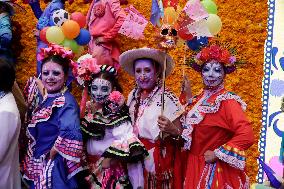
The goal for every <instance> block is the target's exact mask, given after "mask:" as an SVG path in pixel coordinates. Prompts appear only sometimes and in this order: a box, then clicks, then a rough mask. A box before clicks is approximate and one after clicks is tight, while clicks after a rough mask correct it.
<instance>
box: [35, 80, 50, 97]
mask: <svg viewBox="0 0 284 189" xmlns="http://www.w3.org/2000/svg"><path fill="white" fill-rule="evenodd" d="M35 82H36V84H37V87H38V90H39V92H40V94H41V95H42V97H43V98H45V96H46V95H47V91H46V88H45V87H44V85H43V84H42V81H41V80H40V79H38V78H35Z"/></svg>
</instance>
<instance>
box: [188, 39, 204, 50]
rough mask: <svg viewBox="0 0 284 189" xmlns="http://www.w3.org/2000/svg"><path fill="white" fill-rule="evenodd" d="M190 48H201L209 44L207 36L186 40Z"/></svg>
mask: <svg viewBox="0 0 284 189" xmlns="http://www.w3.org/2000/svg"><path fill="white" fill-rule="evenodd" d="M186 44H187V46H188V48H190V49H191V50H193V51H197V50H199V49H200V48H201V47H204V46H206V45H207V44H208V38H207V37H194V38H193V39H192V40H188V41H186Z"/></svg>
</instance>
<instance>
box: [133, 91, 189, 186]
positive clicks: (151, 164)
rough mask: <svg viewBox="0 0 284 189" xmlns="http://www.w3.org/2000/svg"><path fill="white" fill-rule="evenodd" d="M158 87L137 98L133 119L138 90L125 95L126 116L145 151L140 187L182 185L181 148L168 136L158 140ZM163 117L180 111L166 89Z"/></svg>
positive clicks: (159, 110)
mask: <svg viewBox="0 0 284 189" xmlns="http://www.w3.org/2000/svg"><path fill="white" fill-rule="evenodd" d="M161 91H162V90H161V88H160V87H158V86H156V87H155V88H154V89H153V91H152V92H151V94H149V96H148V98H146V99H144V100H140V102H139V103H140V106H139V110H138V113H137V118H136V119H135V118H134V114H135V106H136V105H137V104H136V103H137V101H138V100H137V99H139V97H138V89H137V88H136V89H134V90H133V91H132V92H131V93H130V94H129V96H128V103H127V104H128V106H129V108H130V115H131V118H132V122H133V123H134V128H135V132H136V133H137V134H138V136H139V139H140V140H141V141H142V142H143V144H144V145H145V146H146V148H147V150H148V151H149V154H150V155H149V158H147V159H146V160H145V161H144V165H145V172H146V175H145V178H146V179H145V182H144V188H147V189H152V188H157V189H160V188H163V189H167V188H176V189H179V188H182V183H183V174H182V166H183V167H184V165H181V149H180V145H179V142H178V141H177V140H175V139H173V138H172V137H167V138H166V139H165V140H163V141H161V140H160V139H159V133H160V129H159V127H158V122H157V121H158V116H159V115H161ZM164 97H165V111H164V116H166V117H167V118H169V119H170V120H171V121H174V120H175V119H176V118H178V117H179V116H180V115H181V114H182V113H183V107H182V106H181V104H180V102H179V100H178V98H177V97H176V96H175V95H174V94H173V93H172V92H170V91H169V90H166V91H165V96H164Z"/></svg>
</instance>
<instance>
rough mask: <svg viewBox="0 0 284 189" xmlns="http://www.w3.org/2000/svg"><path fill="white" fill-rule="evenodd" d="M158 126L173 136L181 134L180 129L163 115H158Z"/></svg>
mask: <svg viewBox="0 0 284 189" xmlns="http://www.w3.org/2000/svg"><path fill="white" fill-rule="evenodd" d="M158 126H159V128H160V130H161V131H162V132H165V133H169V134H171V135H174V136H177V135H180V134H181V131H180V129H179V128H178V127H177V126H175V125H174V124H173V123H172V122H171V121H170V120H169V119H168V118H166V117H165V116H159V117H158Z"/></svg>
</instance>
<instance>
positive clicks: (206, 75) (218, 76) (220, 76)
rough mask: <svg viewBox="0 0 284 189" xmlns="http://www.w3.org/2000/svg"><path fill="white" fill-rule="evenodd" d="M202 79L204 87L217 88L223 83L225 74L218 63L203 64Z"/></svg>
mask: <svg viewBox="0 0 284 189" xmlns="http://www.w3.org/2000/svg"><path fill="white" fill-rule="evenodd" d="M201 74H202V79H203V83H204V85H205V86H206V87H217V86H219V85H220V84H222V83H223V80H224V77H225V72H224V68H223V67H222V65H221V64H220V63H219V62H216V61H211V62H208V63H205V65H204V67H203V68H202V72H201Z"/></svg>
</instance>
